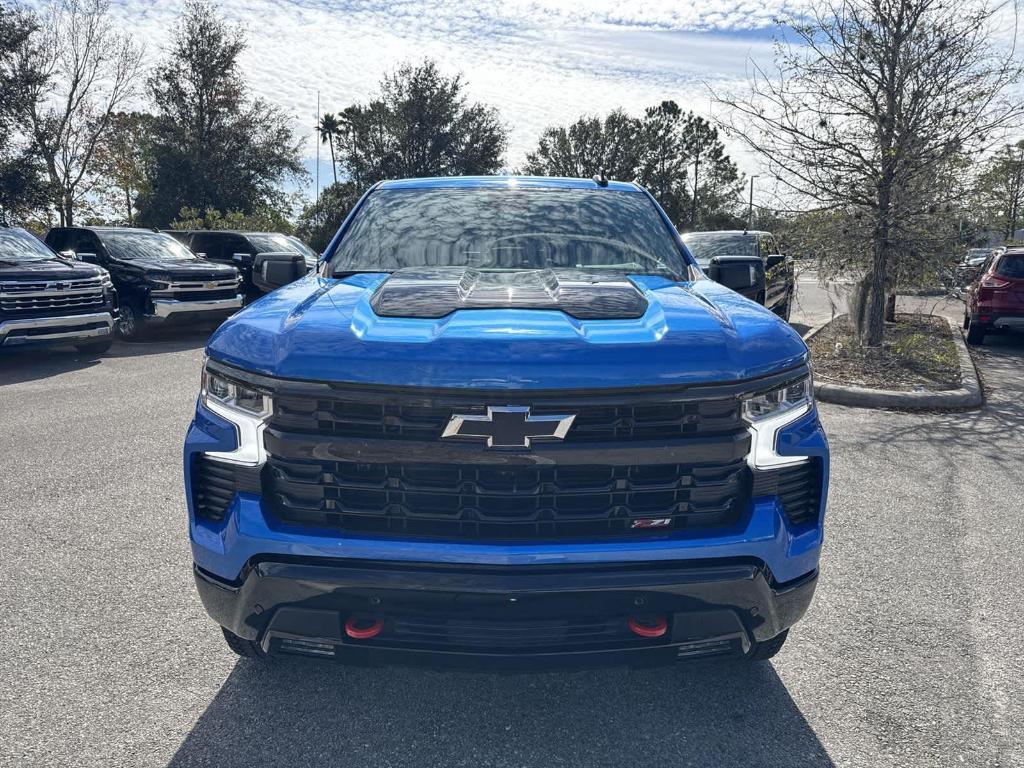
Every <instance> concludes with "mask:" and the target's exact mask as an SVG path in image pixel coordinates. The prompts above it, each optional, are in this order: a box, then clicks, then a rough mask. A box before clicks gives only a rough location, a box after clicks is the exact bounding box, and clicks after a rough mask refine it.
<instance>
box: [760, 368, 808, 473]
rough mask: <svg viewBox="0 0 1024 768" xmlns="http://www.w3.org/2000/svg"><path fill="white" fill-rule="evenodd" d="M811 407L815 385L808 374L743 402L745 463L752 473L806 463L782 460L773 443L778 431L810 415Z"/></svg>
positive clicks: (800, 459) (793, 458) (802, 459)
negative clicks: (747, 433)
mask: <svg viewBox="0 0 1024 768" xmlns="http://www.w3.org/2000/svg"><path fill="white" fill-rule="evenodd" d="M813 405H814V385H813V383H812V381H811V376H810V374H808V375H807V376H804V377H803V378H802V379H799V380H797V381H792V382H790V383H788V384H786V385H784V386H782V387H778V388H777V389H773V390H770V391H768V392H761V393H758V394H756V395H753V396H751V397H748V398H746V399H745V400H744V401H743V417H744V418H745V419H746V421H747V424H749V425H750V426H749V429H750V438H751V442H750V455H749V457H748V462H749V463H750V465H751V466H752V467H753V468H754V469H775V468H778V467H788V466H793V465H794V464H802V463H804V462H805V461H807V460H808V457H807V456H783V455H782V454H780V453H779V452H778V450H777V445H776V443H777V439H778V436H779V431H780V430H781V429H782V428H783V427H787V426H789V425H790V424H792V423H793V422H794V421H796V420H797V419H799V418H800V417H801V416H803V415H804V414H806V413H807V412H809V411H810V410H811V408H812V406H813Z"/></svg>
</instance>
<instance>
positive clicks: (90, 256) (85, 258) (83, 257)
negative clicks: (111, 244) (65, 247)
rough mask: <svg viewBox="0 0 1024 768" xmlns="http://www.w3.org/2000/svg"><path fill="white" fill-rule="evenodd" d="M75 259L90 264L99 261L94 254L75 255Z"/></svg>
mask: <svg viewBox="0 0 1024 768" xmlns="http://www.w3.org/2000/svg"><path fill="white" fill-rule="evenodd" d="M75 258H76V259H78V260H79V261H87V262H89V263H90V264H95V263H96V262H98V261H99V256H97V255H96V254H95V253H76V254H75Z"/></svg>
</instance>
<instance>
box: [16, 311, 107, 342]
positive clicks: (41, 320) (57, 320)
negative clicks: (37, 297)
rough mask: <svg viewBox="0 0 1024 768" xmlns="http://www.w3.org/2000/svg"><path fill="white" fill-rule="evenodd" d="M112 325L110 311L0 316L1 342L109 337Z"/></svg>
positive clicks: (59, 340) (65, 340)
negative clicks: (44, 315) (83, 313)
mask: <svg viewBox="0 0 1024 768" xmlns="http://www.w3.org/2000/svg"><path fill="white" fill-rule="evenodd" d="M113 326H114V318H113V315H112V314H111V313H110V312H109V311H107V312H92V313H89V314H85V315H66V316H63V317H25V318H13V319H10V320H0V346H3V347H8V346H18V345H22V344H59V343H71V342H76V341H85V340H88V339H95V338H101V337H109V336H110V334H111V331H112V329H113Z"/></svg>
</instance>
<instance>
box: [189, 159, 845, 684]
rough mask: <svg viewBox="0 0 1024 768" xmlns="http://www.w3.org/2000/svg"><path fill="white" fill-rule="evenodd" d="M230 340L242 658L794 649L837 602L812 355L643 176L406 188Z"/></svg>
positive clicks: (388, 196)
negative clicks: (823, 566)
mask: <svg viewBox="0 0 1024 768" xmlns="http://www.w3.org/2000/svg"><path fill="white" fill-rule="evenodd" d="M207 351H208V355H209V357H208V360H207V363H206V367H205V370H204V375H203V386H202V393H201V396H200V400H199V403H198V405H197V409H196V416H195V419H194V421H193V423H192V425H191V428H190V430H189V433H188V437H187V440H186V445H185V478H186V488H187V492H188V503H189V515H190V532H191V539H192V546H193V554H194V558H195V575H196V581H197V584H198V586H199V591H200V594H201V596H202V599H203V602H204V605H205V606H206V608H207V610H208V612H209V613H210V615H211V616H212V617H213V618H214V619H215V620H216V621H217V622H218V623H220V624H221V626H222V627H224V629H225V636H226V637H227V639H228V642H229V644H230V645H231V646H232V648H234V649H235V650H236V651H238V652H240V653H243V654H246V655H262V654H264V653H266V652H270V651H275V650H287V651H293V652H300V653H308V654H313V655H321V656H332V657H340V658H347V659H353V660H362V659H365V660H371V659H376V660H389V659H394V660H405V659H425V660H427V661H428V663H432V664H437V663H443V662H444V661H446V660H454V659H466V658H469V659H474V660H477V661H482V662H484V663H491V662H494V661H495V660H506V659H527V660H528V661H529V662H530V663H532V664H537V663H542V662H553V663H555V664H557V665H560V666H561V665H566V664H570V663H573V662H575V661H585V662H591V661H605V660H611V659H615V660H625V661H629V662H633V663H644V662H649V661H666V660H672V659H676V658H685V657H692V656H703V655H709V654H718V653H726V652H731V653H741V654H745V655H747V656H748V657H750V658H767V657H768V656H770V655H772V654H773V653H774V652H775V651H777V650H778V648H779V647H780V646H781V643H782V641H783V640H784V639H785V636H786V632H787V630H788V628H789V627H790V626H791V625H792V624H793V623H794V622H795V621H797V620H798V619H799V618H800V616H801V615H802V614H803V613H804V611H805V610H806V608H807V606H808V605H809V603H810V601H811V596H812V594H813V590H814V587H815V583H816V579H817V573H818V556H819V551H820V546H821V541H822V520H823V514H824V508H825V494H826V488H827V480H828V450H827V444H826V441H825V436H824V434H823V432H822V430H821V427H820V424H819V422H818V418H817V413H816V411H815V407H814V402H813V399H812V394H811V392H812V390H811V386H810V380H809V375H810V371H809V367H808V361H807V352H806V348H805V347H804V345H803V343H802V342H801V341H800V338H799V336H798V335H797V334H796V333H795V332H793V331H792V330H791V329H790V328H789V327H788V326H786V325H785V324H784V323H782V322H781V321H780V320H779V319H778V318H776V317H774V316H773V315H772V314H771V313H769V312H767V311H766V310H764V309H763V308H761V307H758V306H756V305H755V304H753V303H752V302H749V301H747V300H746V299H743V298H741V297H740V296H738V295H736V294H735V293H732V292H731V291H729V290H727V289H725V288H724V287H722V286H719V285H716V284H715V283H713V282H711V281H709V280H706V279H704V278H703V276H702V275H701V274H700V272H699V270H698V269H697V268H696V266H695V265H694V263H693V262H692V260H691V258H690V257H689V255H688V254H687V252H686V250H685V249H684V248H683V247H682V245H681V243H680V241H679V239H678V237H677V236H676V235H675V234H674V231H673V230H672V229H671V227H670V225H669V223H668V221H667V219H666V218H665V217H664V214H663V213H662V212H661V211H660V209H659V208H657V206H656V204H655V203H654V201H653V199H652V198H651V197H650V196H649V195H647V194H646V193H645V192H644V191H642V190H640V189H638V188H636V187H634V186H633V185H624V184H611V185H608V186H604V185H601V184H598V183H594V182H584V181H567V180H535V179H486V180H484V179H471V180H467V179H454V180H433V181H415V182H396V183H390V184H385V185H381V186H379V187H377V188H375V189H374V190H373V191H371V192H370V193H369V194H368V195H367V196H366V197H365V198H364V199H363V201H361V203H360V204H359V206H357V208H356V210H355V211H354V212H353V214H352V215H351V216H350V217H349V219H348V220H347V222H346V224H345V225H344V226H343V227H342V231H341V232H340V233H339V235H338V237H337V238H336V239H335V241H334V242H333V243H332V245H331V246H330V247H329V248H328V251H327V253H326V261H325V263H324V264H323V265H322V267H321V269H320V271H319V273H318V274H317V275H311V276H309V277H307V278H305V279H302V280H300V281H298V282H297V283H294V284H292V285H290V286H288V287H286V288H283V289H281V290H279V291H277V292H275V293H273V294H271V295H270V296H268V297H266V298H264V299H262V300H260V301H259V302H257V303H255V304H254V305H252V306H251V307H250V308H248V309H246V310H244V311H243V312H241V313H239V314H238V315H236V316H235V317H234V318H233V319H231V320H230V321H228V322H227V323H226V324H225V325H224V326H222V328H221V329H220V330H219V331H218V332H217V334H216V335H215V336H214V337H213V338H212V340H211V342H210V344H209V347H208V350H207Z"/></svg>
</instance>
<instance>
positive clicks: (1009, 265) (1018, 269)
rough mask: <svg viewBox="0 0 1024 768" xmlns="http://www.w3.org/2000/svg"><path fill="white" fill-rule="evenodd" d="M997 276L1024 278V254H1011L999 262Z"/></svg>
mask: <svg viewBox="0 0 1024 768" xmlns="http://www.w3.org/2000/svg"><path fill="white" fill-rule="evenodd" d="M996 274H997V275H1002V276H1003V277H1013V278H1024V254H1022V253H1010V254H1007V255H1005V256H1003V258H1001V259H1000V260H999V264H997V265H996Z"/></svg>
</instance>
